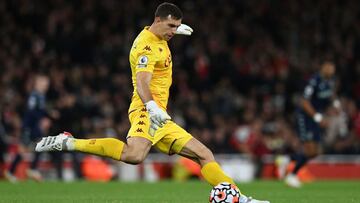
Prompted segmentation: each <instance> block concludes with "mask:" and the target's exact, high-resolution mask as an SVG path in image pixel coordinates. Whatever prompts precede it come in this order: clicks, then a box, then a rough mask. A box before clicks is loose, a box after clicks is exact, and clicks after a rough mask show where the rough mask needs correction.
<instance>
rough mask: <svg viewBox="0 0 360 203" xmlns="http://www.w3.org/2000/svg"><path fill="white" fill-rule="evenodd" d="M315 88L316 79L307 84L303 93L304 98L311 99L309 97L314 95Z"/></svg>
mask: <svg viewBox="0 0 360 203" xmlns="http://www.w3.org/2000/svg"><path fill="white" fill-rule="evenodd" d="M315 88H316V79H314V78H313V79H311V80H309V82H308V84H307V85H306V87H305V89H304V93H303V96H304V98H305V99H311V97H312V96H313V94H314V91H315Z"/></svg>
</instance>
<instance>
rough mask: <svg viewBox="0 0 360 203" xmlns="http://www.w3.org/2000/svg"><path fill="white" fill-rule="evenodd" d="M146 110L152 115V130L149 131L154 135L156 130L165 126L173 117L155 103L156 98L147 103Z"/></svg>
mask: <svg viewBox="0 0 360 203" xmlns="http://www.w3.org/2000/svg"><path fill="white" fill-rule="evenodd" d="M145 106H146V110H147V111H148V112H149V115H150V130H149V133H150V135H151V136H154V133H155V131H156V130H157V129H158V128H161V127H163V125H164V124H165V123H166V122H167V121H168V120H170V119H171V117H170V116H169V114H167V113H166V112H165V111H163V110H162V109H161V108H159V107H158V105H157V104H156V103H155V101H154V100H150V101H148V102H146V103H145Z"/></svg>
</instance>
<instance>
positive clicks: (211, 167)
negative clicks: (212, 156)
mask: <svg viewBox="0 0 360 203" xmlns="http://www.w3.org/2000/svg"><path fill="white" fill-rule="evenodd" d="M201 174H202V175H203V177H204V179H205V180H206V181H207V182H208V183H210V185H212V186H215V185H218V184H219V183H221V182H228V183H231V184H234V185H235V182H234V181H233V179H231V178H230V177H229V176H227V175H226V174H225V173H224V171H223V170H222V169H221V168H220V166H219V164H218V163H216V162H215V161H213V162H209V163H207V164H205V165H204V166H203V167H202V169H201Z"/></svg>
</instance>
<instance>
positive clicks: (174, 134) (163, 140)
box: [127, 108, 192, 155]
mask: <svg viewBox="0 0 360 203" xmlns="http://www.w3.org/2000/svg"><path fill="white" fill-rule="evenodd" d="M129 120H130V123H131V127H130V129H129V132H128V134H127V137H128V138H129V137H143V138H146V139H148V140H150V141H151V142H152V145H153V146H154V147H155V148H157V149H158V150H160V151H161V152H163V153H165V154H169V155H171V154H175V153H176V154H177V153H179V152H180V151H181V149H182V148H183V147H184V146H185V145H186V143H187V142H188V141H190V139H191V138H192V135H190V134H189V133H188V132H186V130H184V129H183V128H181V127H180V126H178V125H177V124H176V123H174V122H173V121H168V122H167V123H166V124H165V125H164V126H163V127H162V128H159V129H158V130H157V131H156V132H155V134H154V136H151V135H150V134H149V129H150V119H149V113H148V112H147V111H146V109H145V108H142V109H137V110H134V111H132V112H130V114H129Z"/></svg>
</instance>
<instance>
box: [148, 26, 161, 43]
mask: <svg viewBox="0 0 360 203" xmlns="http://www.w3.org/2000/svg"><path fill="white" fill-rule="evenodd" d="M149 28H150V26H145V27H144V32H145V33H146V35H147V36H149V38H151V39H152V40H154V41H159V42H160V41H162V39H160V38H159V37H157V36H156V35H155V34H154V33H152V32H150V31H149Z"/></svg>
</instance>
